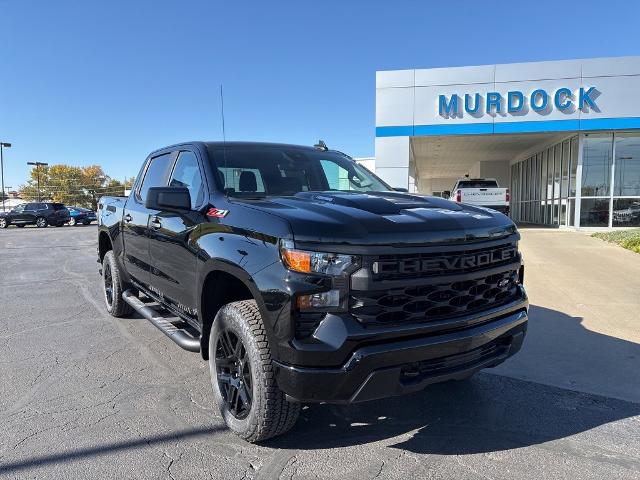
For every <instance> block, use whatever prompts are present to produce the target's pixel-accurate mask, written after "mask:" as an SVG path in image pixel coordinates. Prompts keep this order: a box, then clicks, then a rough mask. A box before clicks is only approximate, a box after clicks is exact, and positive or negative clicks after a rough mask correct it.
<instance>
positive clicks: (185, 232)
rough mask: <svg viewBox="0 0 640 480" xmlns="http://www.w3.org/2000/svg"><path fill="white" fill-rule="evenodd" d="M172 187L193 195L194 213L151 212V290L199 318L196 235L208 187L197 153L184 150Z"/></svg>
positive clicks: (202, 219) (172, 174)
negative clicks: (183, 188)
mask: <svg viewBox="0 0 640 480" xmlns="http://www.w3.org/2000/svg"><path fill="white" fill-rule="evenodd" d="M168 186H170V187H185V188H187V189H189V193H190V195H191V212H183V213H175V212H165V211H152V212H150V220H149V249H150V255H151V266H152V268H151V276H150V282H151V289H152V290H153V291H154V292H156V293H161V294H162V296H163V297H164V299H165V301H166V302H167V303H170V304H172V305H173V306H174V307H175V308H177V309H179V310H181V311H183V312H185V313H187V314H188V315H190V316H193V317H195V316H196V312H197V310H196V309H197V301H196V292H197V291H198V289H197V288H196V263H197V258H196V254H197V251H198V250H197V246H196V245H195V238H194V233H195V231H196V230H197V228H198V225H199V224H200V223H202V222H203V221H204V216H203V213H202V207H203V206H204V203H205V191H208V190H207V189H206V184H205V180H204V175H203V168H202V164H201V161H200V159H199V156H198V153H197V151H196V150H193V151H192V150H186V149H181V151H180V152H179V154H178V158H177V160H176V162H175V165H174V167H173V169H172V171H171V175H170V176H169V181H168Z"/></svg>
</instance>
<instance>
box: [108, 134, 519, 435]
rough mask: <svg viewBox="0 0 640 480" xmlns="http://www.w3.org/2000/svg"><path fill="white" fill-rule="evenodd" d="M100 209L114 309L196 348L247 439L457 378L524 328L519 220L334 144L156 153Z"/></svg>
mask: <svg viewBox="0 0 640 480" xmlns="http://www.w3.org/2000/svg"><path fill="white" fill-rule="evenodd" d="M98 208H99V218H98V223H99V230H98V235H99V238H98V255H99V262H100V263H101V265H102V268H101V272H102V278H103V283H104V298H105V302H106V307H107V310H108V311H109V312H110V313H111V314H112V315H113V316H115V317H122V316H126V315H127V314H129V313H131V312H133V311H134V310H135V311H137V312H138V313H139V314H141V315H142V316H144V317H145V318H147V319H148V320H149V321H151V322H152V323H153V324H154V325H155V326H156V327H158V328H159V329H160V330H161V331H162V332H164V333H165V334H166V335H167V336H168V337H169V338H170V339H172V340H173V341H174V342H176V343H177V344H178V345H179V346H181V347H182V348H185V349H187V350H190V351H193V352H200V353H201V355H202V358H203V359H205V360H208V362H209V368H210V372H211V380H212V384H213V392H214V396H215V399H216V402H217V403H218V406H219V408H220V411H221V413H222V416H223V417H224V420H225V422H226V424H227V425H228V426H229V427H230V428H231V429H232V430H233V431H235V432H236V433H237V434H238V435H240V436H241V437H242V438H244V439H246V440H248V441H252V442H255V441H260V440H264V439H267V438H270V437H273V436H276V435H279V434H282V433H284V432H286V431H287V430H288V429H290V428H291V427H292V426H293V424H294V423H295V421H296V418H297V416H298V414H299V411H300V405H301V403H304V402H330V403H353V402H362V401H366V400H373V399H379V398H383V397H387V396H391V395H400V394H404V393H408V392H413V391H416V390H420V389H422V388H424V387H425V386H426V385H429V384H431V383H435V382H442V381H446V380H462V379H465V378H468V377H470V376H471V375H473V374H474V373H475V372H477V371H479V370H480V369H483V368H487V367H493V366H496V365H498V364H499V363H501V362H503V361H504V360H505V359H506V358H508V357H509V356H511V355H513V354H514V353H515V352H517V351H518V350H519V349H520V347H521V345H522V341H523V339H524V335H525V331H526V328H527V320H528V314H527V312H528V301H527V296H526V294H525V291H524V288H523V286H522V282H523V276H524V267H523V264H522V258H521V255H520V253H519V251H518V240H519V238H520V236H519V233H518V231H517V230H516V227H515V226H514V224H513V222H512V221H511V220H509V218H507V217H506V216H505V215H503V214H501V213H498V212H495V211H491V210H488V209H483V208H479V207H472V206H468V205H464V204H455V203H452V202H449V201H447V200H444V199H440V198H435V197H427V196H421V195H416V194H409V193H405V192H401V191H398V190H395V189H393V188H391V187H390V186H389V185H387V184H386V183H384V182H383V181H382V180H380V179H379V178H378V177H376V176H375V175H374V174H372V173H371V172H369V171H368V170H366V169H365V168H363V167H362V166H360V165H359V164H358V163H356V162H355V161H354V160H353V159H352V158H350V157H349V156H347V155H345V154H343V153H341V152H338V151H333V150H328V149H327V148H326V146H325V145H324V144H323V143H321V144H319V145H317V146H315V147H304V146H293V145H282V144H260V143H244V142H242V143H241V142H226V143H220V142H213V143H203V142H194V143H185V144H180V145H175V146H171V147H167V148H163V149H161V150H158V151H156V152H154V153H152V154H151V155H149V157H148V158H147V159H146V161H145V162H144V165H143V166H142V169H141V170H140V173H139V175H138V176H137V180H136V183H135V185H134V186H133V189H132V192H131V194H130V195H129V197H128V198H117V197H104V198H102V199H101V200H100V202H99V206H98ZM452 401H455V399H452Z"/></svg>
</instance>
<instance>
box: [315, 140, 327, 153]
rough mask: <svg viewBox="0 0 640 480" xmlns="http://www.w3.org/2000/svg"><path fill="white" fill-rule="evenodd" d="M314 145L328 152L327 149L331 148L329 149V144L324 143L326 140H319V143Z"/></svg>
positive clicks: (317, 148)
mask: <svg viewBox="0 0 640 480" xmlns="http://www.w3.org/2000/svg"><path fill="white" fill-rule="evenodd" d="M313 147H314V148H315V149H316V150H322V151H323V152H326V151H327V150H329V149H328V148H327V144H326V143H324V140H318V143H316V144H315V145H314V146H313Z"/></svg>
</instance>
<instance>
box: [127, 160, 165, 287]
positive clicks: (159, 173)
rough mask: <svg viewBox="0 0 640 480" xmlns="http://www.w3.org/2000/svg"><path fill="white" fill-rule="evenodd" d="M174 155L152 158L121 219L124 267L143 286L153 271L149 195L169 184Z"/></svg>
mask: <svg viewBox="0 0 640 480" xmlns="http://www.w3.org/2000/svg"><path fill="white" fill-rule="evenodd" d="M174 159H175V153H174V152H169V153H164V154H160V155H157V156H155V157H151V158H149V159H148V160H147V164H146V166H145V169H144V171H143V177H142V181H141V182H140V183H138V186H137V188H136V189H135V191H132V192H131V195H129V199H128V200H127V203H126V204H125V206H124V211H123V215H122V238H123V242H124V264H125V267H126V269H127V272H128V273H129V275H131V276H132V277H133V278H134V279H135V280H137V281H138V282H139V283H141V284H142V285H143V286H145V287H148V285H149V275H150V274H149V272H150V269H151V266H150V258H149V236H148V226H149V213H150V210H148V209H147V208H146V207H145V206H144V203H145V200H146V198H147V192H148V191H149V188H151V187H162V186H164V185H166V184H167V179H168V178H169V173H170V171H171V167H172V165H173V161H174Z"/></svg>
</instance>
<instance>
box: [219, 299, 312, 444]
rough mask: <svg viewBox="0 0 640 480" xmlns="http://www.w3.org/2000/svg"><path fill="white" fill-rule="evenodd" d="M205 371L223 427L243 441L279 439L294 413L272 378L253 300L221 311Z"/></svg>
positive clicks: (292, 421)
mask: <svg viewBox="0 0 640 480" xmlns="http://www.w3.org/2000/svg"><path fill="white" fill-rule="evenodd" d="M209 370H210V372H211V383H212V384H213V394H214V397H215V399H216V403H217V404H218V407H219V408H220V412H221V413H222V417H223V419H224V421H225V423H226V424H227V426H228V427H229V428H230V429H231V430H232V431H233V432H234V433H236V434H237V435H238V436H239V437H241V438H243V439H245V440H247V441H248V442H259V441H261V440H266V439H268V438H272V437H275V436H278V435H282V434H283V433H285V432H287V431H288V430H290V429H291V427H293V425H294V424H295V423H296V420H297V419H298V415H299V414H300V408H301V405H300V404H299V403H292V402H288V401H287V400H286V399H285V395H284V393H283V392H282V390H280V389H279V388H278V385H277V384H276V381H275V376H274V373H273V364H272V360H271V349H270V348H269V340H268V339H267V334H266V332H265V329H264V323H263V321H262V317H261V315H260V311H259V310H258V305H257V304H256V302H255V300H242V301H239V302H233V303H229V304H227V305H225V306H223V307H222V308H221V309H220V311H219V312H218V314H217V315H216V318H215V320H214V322H213V326H212V328H211V335H210V337H209Z"/></svg>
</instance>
